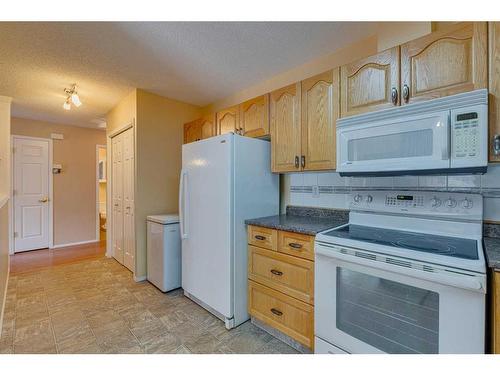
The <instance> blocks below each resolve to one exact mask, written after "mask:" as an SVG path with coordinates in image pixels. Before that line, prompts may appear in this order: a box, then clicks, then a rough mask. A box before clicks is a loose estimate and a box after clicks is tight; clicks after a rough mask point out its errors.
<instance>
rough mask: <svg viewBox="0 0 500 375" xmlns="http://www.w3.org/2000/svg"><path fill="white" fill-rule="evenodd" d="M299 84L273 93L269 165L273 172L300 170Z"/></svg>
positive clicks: (271, 98)
mask: <svg viewBox="0 0 500 375" xmlns="http://www.w3.org/2000/svg"><path fill="white" fill-rule="evenodd" d="M300 87H301V86H300V82H299V83H296V84H293V85H290V86H287V87H284V88H282V89H279V90H276V91H273V92H272V93H271V95H270V106H271V108H270V109H271V164H272V171H273V172H292V171H298V170H300V163H298V162H297V163H296V158H300V155H301V153H300V151H301V149H300V147H301V145H300V137H301V134H300V101H301V98H300ZM298 160H299V159H297V161H298Z"/></svg>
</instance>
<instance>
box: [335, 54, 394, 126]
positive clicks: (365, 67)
mask: <svg viewBox="0 0 500 375" xmlns="http://www.w3.org/2000/svg"><path fill="white" fill-rule="evenodd" d="M399 69H400V57H399V46H398V47H394V48H390V49H388V50H385V51H382V52H379V53H377V54H376V55H373V56H370V57H367V58H364V59H360V60H358V61H355V62H352V63H350V64H347V65H344V66H342V67H341V68H340V87H341V93H340V116H341V117H346V116H352V115H357V114H360V113H364V112H371V111H377V110H380V109H386V108H391V107H394V106H396V105H398V104H399V86H400V81H399Z"/></svg>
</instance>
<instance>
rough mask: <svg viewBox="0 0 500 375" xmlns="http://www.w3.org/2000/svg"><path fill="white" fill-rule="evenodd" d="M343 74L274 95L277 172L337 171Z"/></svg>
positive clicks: (325, 76)
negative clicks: (340, 89)
mask: <svg viewBox="0 0 500 375" xmlns="http://www.w3.org/2000/svg"><path fill="white" fill-rule="evenodd" d="M339 74H340V73H339V69H338V68H336V69H333V70H329V71H328V72H325V73H322V74H319V75H317V76H314V77H311V78H308V79H306V80H304V81H302V82H299V83H297V84H294V85H291V86H287V87H284V88H282V89H280V90H276V91H273V92H272V93H271V96H270V111H271V145H272V150H271V165H272V171H273V172H276V173H282V172H294V171H312V170H314V171H319V170H331V169H335V167H336V158H335V156H336V145H335V134H336V122H337V119H338V117H339V112H340V108H339V107H340V103H339V80H340V76H339Z"/></svg>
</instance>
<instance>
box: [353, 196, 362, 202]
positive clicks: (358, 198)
mask: <svg viewBox="0 0 500 375" xmlns="http://www.w3.org/2000/svg"><path fill="white" fill-rule="evenodd" d="M362 199H363V196H362V195H360V194H356V195H355V196H354V198H353V200H354V202H356V203H359V202H361V200H362Z"/></svg>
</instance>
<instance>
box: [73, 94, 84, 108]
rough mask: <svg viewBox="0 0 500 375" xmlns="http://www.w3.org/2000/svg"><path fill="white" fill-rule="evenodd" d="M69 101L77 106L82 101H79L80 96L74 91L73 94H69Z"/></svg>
mask: <svg viewBox="0 0 500 375" xmlns="http://www.w3.org/2000/svg"><path fill="white" fill-rule="evenodd" d="M71 101H72V102H73V104H74V105H76V106H77V107H80V106H81V105H82V102H81V101H80V97H79V96H78V94H77V93H76V92H74V93H73V94H71Z"/></svg>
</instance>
